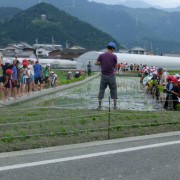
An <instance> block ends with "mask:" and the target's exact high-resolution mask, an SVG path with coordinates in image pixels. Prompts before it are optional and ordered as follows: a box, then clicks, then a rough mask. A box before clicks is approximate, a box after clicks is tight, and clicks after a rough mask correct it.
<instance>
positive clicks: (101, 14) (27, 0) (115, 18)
mask: <svg viewBox="0 0 180 180" xmlns="http://www.w3.org/2000/svg"><path fill="white" fill-rule="evenodd" d="M48 2H49V3H51V4H53V5H55V6H56V7H57V8H59V9H60V10H63V11H65V12H66V13H68V14H70V15H72V16H75V17H77V18H78V19H80V20H82V21H85V22H87V23H89V24H91V25H92V26H94V27H96V28H98V29H100V30H101V31H103V32H105V33H107V34H109V35H110V36H112V37H114V38H115V39H116V40H117V41H118V42H119V43H120V44H122V45H123V46H124V47H127V48H132V47H134V46H142V47H144V48H146V49H152V50H153V51H154V52H155V53H158V54H160V53H165V52H166V53H177V52H180V33H179V32H180V26H179V23H180V12H167V11H164V10H160V9H155V8H128V7H125V6H122V5H105V4H102V3H101V4H100V3H95V2H89V1H88V0H75V1H73V0H60V1H59V0H48ZM35 3H37V0H16V3H14V1H12V0H1V2H0V6H2V5H3V4H6V5H13V6H16V7H22V8H26V7H27V6H29V5H32V4H35Z"/></svg>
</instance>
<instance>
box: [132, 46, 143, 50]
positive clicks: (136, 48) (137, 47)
mask: <svg viewBox="0 0 180 180" xmlns="http://www.w3.org/2000/svg"><path fill="white" fill-rule="evenodd" d="M129 51H146V49H144V48H142V47H139V46H136V47H133V48H132V49H130V50H129Z"/></svg>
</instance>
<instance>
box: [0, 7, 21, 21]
mask: <svg viewBox="0 0 180 180" xmlns="http://www.w3.org/2000/svg"><path fill="white" fill-rule="evenodd" d="M19 12H21V9H18V8H13V7H0V22H3V21H4V20H5V19H7V18H11V17H13V16H14V15H15V14H17V13H19Z"/></svg>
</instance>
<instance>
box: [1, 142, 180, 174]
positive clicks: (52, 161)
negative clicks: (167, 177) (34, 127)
mask: <svg viewBox="0 0 180 180" xmlns="http://www.w3.org/2000/svg"><path fill="white" fill-rule="evenodd" d="M175 144H180V141H172V142H164V143H159V144H150V145H146V146H138V147H132V148H125V149H118V150H113V151H105V152H99V153H93V154H85V155H79V156H74V157H66V158H60V159H52V160H45V161H38V162H31V163H24V164H15V165H11V166H4V167H0V172H1V171H6V170H14V169H21V168H27V167H35V166H41V165H47V164H55V163H60V162H67V161H74V160H81V159H87V158H93V157H99V156H106V155H112V154H118V153H124V152H133V151H138V150H143V149H151V148H158V147H163V146H170V145H175Z"/></svg>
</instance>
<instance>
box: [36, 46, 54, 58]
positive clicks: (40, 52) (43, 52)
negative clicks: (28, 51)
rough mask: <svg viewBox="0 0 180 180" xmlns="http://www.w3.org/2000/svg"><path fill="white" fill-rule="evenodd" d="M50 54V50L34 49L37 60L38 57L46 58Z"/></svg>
mask: <svg viewBox="0 0 180 180" xmlns="http://www.w3.org/2000/svg"><path fill="white" fill-rule="evenodd" d="M50 52H51V50H49V49H47V48H38V49H36V56H37V57H38V58H40V57H44V58H46V57H48V56H49V53H50Z"/></svg>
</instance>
